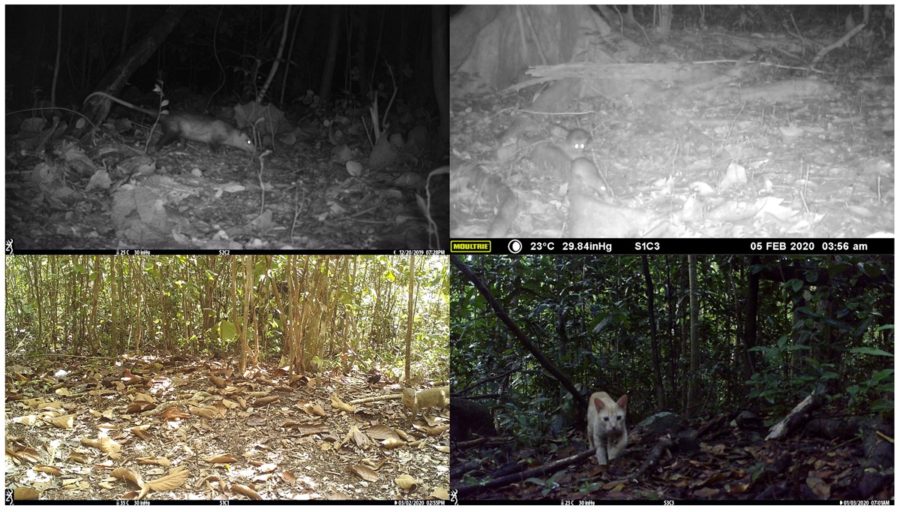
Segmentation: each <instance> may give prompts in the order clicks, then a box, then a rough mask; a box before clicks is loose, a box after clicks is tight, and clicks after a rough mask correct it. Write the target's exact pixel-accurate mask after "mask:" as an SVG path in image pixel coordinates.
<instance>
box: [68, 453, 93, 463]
mask: <svg viewBox="0 0 900 512" xmlns="http://www.w3.org/2000/svg"><path fill="white" fill-rule="evenodd" d="M68 460H71V461H73V462H78V463H80V464H87V463H88V462H89V461H90V460H91V459H90V457H89V456H88V454H86V453H81V452H72V453H70V454H69V458H68Z"/></svg>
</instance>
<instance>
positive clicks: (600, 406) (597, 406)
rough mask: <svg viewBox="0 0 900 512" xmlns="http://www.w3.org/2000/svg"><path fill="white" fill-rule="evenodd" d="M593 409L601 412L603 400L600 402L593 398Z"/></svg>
mask: <svg viewBox="0 0 900 512" xmlns="http://www.w3.org/2000/svg"><path fill="white" fill-rule="evenodd" d="M594 409H597V411H602V410H603V400H600V399H599V398H595V399H594Z"/></svg>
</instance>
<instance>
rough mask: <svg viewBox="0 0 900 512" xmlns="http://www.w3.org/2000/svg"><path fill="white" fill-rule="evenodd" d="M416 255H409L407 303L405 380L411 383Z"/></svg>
mask: <svg viewBox="0 0 900 512" xmlns="http://www.w3.org/2000/svg"><path fill="white" fill-rule="evenodd" d="M415 272H416V257H415V255H412V254H410V255H409V293H408V295H409V296H408V297H407V301H406V302H407V305H406V366H405V367H404V369H403V371H404V375H405V376H406V378H405V382H407V383H409V378H410V377H411V375H410V374H409V352H410V350H409V348H410V346H411V345H412V326H413V282H414V281H415Z"/></svg>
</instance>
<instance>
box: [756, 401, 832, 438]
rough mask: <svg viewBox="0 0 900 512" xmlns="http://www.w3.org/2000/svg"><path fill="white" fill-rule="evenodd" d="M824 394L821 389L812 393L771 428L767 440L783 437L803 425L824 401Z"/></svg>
mask: <svg viewBox="0 0 900 512" xmlns="http://www.w3.org/2000/svg"><path fill="white" fill-rule="evenodd" d="M823 396H824V395H823V394H822V393H821V392H820V391H819V390H816V391H813V392H812V393H810V394H809V396H807V397H806V398H804V399H803V401H802V402H800V403H799V404H797V405H796V406H795V407H794V409H793V410H792V411H791V412H790V413H788V415H787V416H785V417H784V418H783V419H782V420H781V421H779V422H778V423H777V424H776V425H775V426H773V427H772V428H771V429H770V430H769V435H767V436H766V441H768V440H770V439H779V438H782V437H784V436H786V435H788V434H790V433H791V432H793V431H795V430H797V428H799V427H801V426H803V424H804V423H806V422H807V421H809V417H810V414H811V413H812V412H813V411H815V410H816V409H818V408H819V406H820V405H822V402H823V401H824V400H823Z"/></svg>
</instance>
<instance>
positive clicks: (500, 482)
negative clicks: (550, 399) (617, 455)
mask: <svg viewBox="0 0 900 512" xmlns="http://www.w3.org/2000/svg"><path fill="white" fill-rule="evenodd" d="M592 455H594V450H586V451H583V452H581V453H578V454H575V455H572V456H570V457H566V458H565V459H559V460H557V461H554V462H551V463H549V464H544V465H543V466H538V467H536V468H531V469H527V470H525V471H520V472H519V473H515V474H512V475H507V476H504V477H501V478H497V479H494V480H488V481H487V482H482V483H480V484H475V485H468V486H465V487H460V488H458V489H457V492H458V493H459V496H460V497H464V496H466V495H468V494H470V493H473V492H477V491H482V490H485V489H494V488H497V487H503V486H505V485H509V484H511V483H515V482H522V481H524V480H526V479H528V478H531V477H533V476H538V475H543V474H545V473H550V472H551V471H556V470H558V469H562V468H564V467H566V466H570V465H572V464H575V463H576V462H580V461H582V460H585V459H589V458H590V457H591V456H592Z"/></svg>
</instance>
